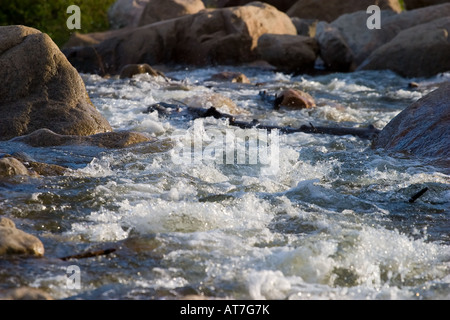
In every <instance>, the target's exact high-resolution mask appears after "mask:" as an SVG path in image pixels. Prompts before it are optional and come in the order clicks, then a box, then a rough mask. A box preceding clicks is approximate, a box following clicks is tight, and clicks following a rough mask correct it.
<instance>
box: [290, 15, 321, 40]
mask: <svg viewBox="0 0 450 320" xmlns="http://www.w3.org/2000/svg"><path fill="white" fill-rule="evenodd" d="M291 21H292V23H293V24H294V26H295V28H296V29H297V34H298V35H299V36H305V37H311V38H314V37H315V36H316V27H317V23H318V22H319V20H316V19H302V18H299V17H292V18H291Z"/></svg>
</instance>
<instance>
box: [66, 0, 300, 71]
mask: <svg viewBox="0 0 450 320" xmlns="http://www.w3.org/2000/svg"><path fill="white" fill-rule="evenodd" d="M269 32H270V33H275V34H291V35H296V34H297V30H296V29H295V26H294V25H293V23H292V21H291V19H290V18H289V17H288V16H287V15H286V14H285V13H283V12H280V11H278V10H277V9H276V8H275V7H273V6H270V5H268V4H263V3H261V2H253V3H251V4H249V5H246V6H242V7H232V8H223V9H216V10H204V11H201V12H199V13H196V14H192V15H186V16H183V17H180V18H176V19H170V20H166V21H161V22H157V23H153V24H150V25H146V26H142V27H140V28H132V29H128V30H126V31H124V32H123V33H121V34H120V35H118V36H116V37H112V38H109V39H108V40H105V41H103V42H101V43H99V44H98V45H95V46H88V47H81V48H80V47H74V48H69V49H66V50H65V51H64V52H65V54H66V55H67V57H68V59H69V61H70V62H71V63H72V64H73V65H74V66H75V67H76V68H77V70H79V71H80V72H87V73H104V74H105V73H109V74H118V73H119V72H120V70H121V69H122V68H123V67H124V66H125V65H127V64H141V63H147V64H149V65H157V64H164V63H180V64H188V65H189V64H190V65H197V66H199V65H209V64H239V63H246V62H251V61H254V60H256V58H257V54H256V47H257V43H258V39H259V37H260V36H261V35H263V34H265V33H269Z"/></svg>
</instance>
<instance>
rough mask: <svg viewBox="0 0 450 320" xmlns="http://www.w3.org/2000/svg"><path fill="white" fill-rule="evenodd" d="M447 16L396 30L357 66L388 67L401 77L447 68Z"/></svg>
mask: <svg viewBox="0 0 450 320" xmlns="http://www.w3.org/2000/svg"><path fill="white" fill-rule="evenodd" d="M449 33H450V17H446V18H442V19H438V20H434V21H432V22H429V23H425V24H421V25H418V26H415V27H412V28H409V29H406V30H404V31H402V32H400V33H399V34H398V35H397V36H396V37H395V38H394V39H392V40H391V41H389V42H388V43H386V44H385V45H383V46H381V47H379V48H378V49H376V50H375V51H374V52H373V53H372V54H371V55H370V56H369V58H367V60H365V61H364V62H363V63H362V64H361V65H360V67H359V70H385V69H389V70H392V71H394V72H396V73H398V74H400V75H401V76H404V77H430V76H434V75H436V74H438V73H441V72H446V71H450V37H449Z"/></svg>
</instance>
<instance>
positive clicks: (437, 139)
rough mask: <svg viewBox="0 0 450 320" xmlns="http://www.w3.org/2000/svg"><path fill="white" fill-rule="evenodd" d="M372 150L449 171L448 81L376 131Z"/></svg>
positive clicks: (449, 100)
mask: <svg viewBox="0 0 450 320" xmlns="http://www.w3.org/2000/svg"><path fill="white" fill-rule="evenodd" d="M373 147H374V148H382V149H386V150H389V151H394V152H403V153H408V154H411V155H414V156H418V157H422V158H426V159H428V160H432V161H433V162H434V163H437V164H439V165H440V166H442V167H443V168H446V170H447V171H449V170H450V82H447V83H444V84H442V85H441V86H440V87H439V88H438V89H437V90H435V91H433V92H431V93H429V94H428V95H426V96H425V97H423V98H422V99H420V100H418V101H416V102H415V103H413V104H411V105H410V106H409V107H407V108H406V109H405V110H403V111H402V112H401V113H400V114H398V115H397V116H396V117H395V118H394V119H392V120H391V121H390V122H389V123H388V124H387V125H386V127H385V128H384V129H383V130H382V131H381V132H380V134H379V135H378V137H377V139H376V140H374V143H373Z"/></svg>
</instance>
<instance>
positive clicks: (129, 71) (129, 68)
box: [120, 63, 165, 79]
mask: <svg viewBox="0 0 450 320" xmlns="http://www.w3.org/2000/svg"><path fill="white" fill-rule="evenodd" d="M143 73H148V74H149V75H151V76H154V77H158V76H161V77H165V75H164V74H163V73H162V72H160V71H157V70H155V69H153V68H152V67H151V66H150V65H148V64H146V63H142V64H127V65H126V66H124V67H123V68H122V70H120V78H121V79H125V78H132V77H133V76H134V75H136V74H143Z"/></svg>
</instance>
